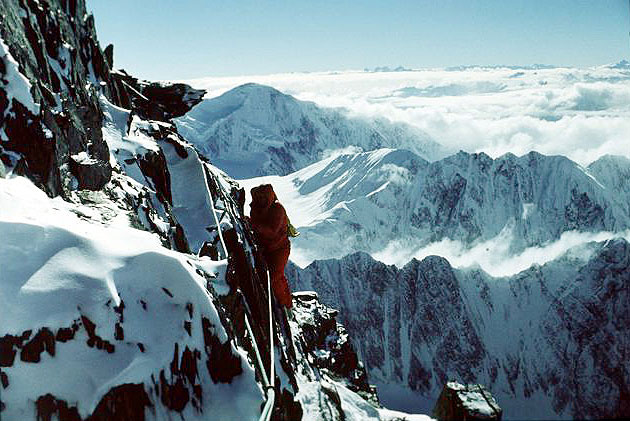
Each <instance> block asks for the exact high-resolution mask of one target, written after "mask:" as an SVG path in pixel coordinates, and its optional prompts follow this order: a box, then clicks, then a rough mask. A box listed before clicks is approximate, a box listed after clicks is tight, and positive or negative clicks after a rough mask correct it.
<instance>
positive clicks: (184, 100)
mask: <svg viewBox="0 0 630 421" xmlns="http://www.w3.org/2000/svg"><path fill="white" fill-rule="evenodd" d="M111 75H112V77H113V78H114V80H116V81H117V82H118V83H120V84H123V85H125V86H127V87H128V88H130V89H129V94H130V97H131V103H130V104H128V105H125V104H123V105H125V106H126V108H133V109H135V110H136V111H137V112H138V113H139V114H140V115H141V116H143V117H144V118H148V119H151V120H162V121H165V120H169V119H172V118H176V117H181V116H183V115H184V114H186V113H187V112H188V111H190V110H191V109H192V108H193V107H194V106H195V105H197V104H198V103H199V102H201V100H202V98H203V96H204V95H205V94H206V91H205V90H200V89H193V88H191V87H190V86H188V85H185V84H183V83H173V84H170V83H159V82H147V81H143V80H138V79H137V78H135V77H133V76H131V75H129V74H127V73H126V72H125V71H124V70H121V71H116V72H112V73H111Z"/></svg>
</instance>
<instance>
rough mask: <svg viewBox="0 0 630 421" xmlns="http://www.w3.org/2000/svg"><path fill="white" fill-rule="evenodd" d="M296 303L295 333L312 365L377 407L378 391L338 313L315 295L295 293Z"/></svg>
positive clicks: (312, 293) (294, 308)
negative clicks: (340, 321)
mask: <svg viewBox="0 0 630 421" xmlns="http://www.w3.org/2000/svg"><path fill="white" fill-rule="evenodd" d="M293 303H294V307H293V315H294V317H295V321H296V323H297V328H296V329H294V330H293V332H292V334H293V336H294V338H297V339H298V340H299V341H301V343H302V347H303V351H304V352H305V353H306V354H307V358H308V360H309V363H310V364H311V366H313V367H316V368H318V369H319V370H320V371H321V372H322V373H325V374H326V375H328V376H330V377H331V378H334V379H335V380H337V381H341V382H343V383H344V384H346V385H347V386H348V388H349V389H350V390H352V391H354V392H356V393H357V394H359V395H360V396H362V397H363V398H364V399H366V400H367V401H369V402H371V403H372V404H374V405H375V406H378V405H379V402H378V396H377V394H376V388H375V387H374V386H372V385H370V384H369V382H368V377H367V373H366V371H365V368H364V367H363V363H361V361H360V360H359V356H358V355H357V353H356V352H355V350H354V347H353V345H352V343H351V342H350V338H349V336H348V333H347V332H346V329H345V328H344V327H343V326H342V325H340V324H339V323H337V315H338V311H337V310H334V309H332V308H329V307H326V306H325V305H323V304H322V303H320V302H319V298H318V296H317V294H316V293H315V292H299V293H295V294H293Z"/></svg>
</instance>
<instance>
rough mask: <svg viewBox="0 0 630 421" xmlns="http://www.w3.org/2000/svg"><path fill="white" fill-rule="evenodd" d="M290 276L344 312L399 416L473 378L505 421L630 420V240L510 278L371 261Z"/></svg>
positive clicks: (320, 266) (348, 260) (430, 263)
mask: <svg viewBox="0 0 630 421" xmlns="http://www.w3.org/2000/svg"><path fill="white" fill-rule="evenodd" d="M288 275H289V276H288V278H289V279H290V280H291V282H292V288H294V289H296V290H303V289H306V290H311V289H312V290H315V291H318V292H319V295H320V299H321V300H322V302H324V303H325V304H327V305H329V306H331V307H333V308H338V309H339V310H340V315H341V321H342V322H343V323H344V325H345V326H346V328H347V329H348V332H349V334H350V335H351V336H352V337H353V338H354V340H355V343H356V344H357V347H358V352H359V355H360V357H361V359H362V361H364V362H365V364H366V368H367V370H368V373H369V375H370V378H371V379H372V381H374V382H376V384H377V385H378V388H379V391H381V392H383V391H387V390H388V389H392V388H393V389H394V390H396V392H395V393H394V394H393V395H389V396H385V395H381V398H382V399H383V401H384V403H385V404H386V405H388V406H390V407H397V408H405V409H406V410H413V411H420V412H426V411H428V410H430V409H431V408H430V406H431V404H432V402H434V398H435V397H436V396H438V394H439V393H440V388H441V385H442V384H444V382H445V381H447V380H449V379H463V380H464V381H468V382H481V383H483V384H486V385H488V386H489V387H490V388H491V390H492V391H493V392H494V394H495V396H496V397H497V398H498V401H499V402H500V403H501V406H502V407H503V409H504V411H505V412H504V414H505V418H506V419H555V418H563V419H567V418H573V419H604V418H616V417H619V416H621V415H622V414H628V412H629V411H630V407H629V402H630V401H629V400H628V391H629V389H628V382H627V380H628V378H629V375H630V373H629V372H628V365H627V355H628V342H627V340H626V339H627V338H628V337H630V313H629V312H628V302H630V301H629V300H630V244H629V243H628V242H627V241H626V240H624V239H618V240H613V241H609V242H605V243H590V244H588V245H585V246H580V247H578V248H576V249H573V250H570V251H569V252H568V253H566V254H565V255H564V256H562V257H561V258H559V259H556V260H555V261H553V262H551V263H548V264H546V265H544V266H533V267H531V268H530V269H528V270H526V271H523V272H521V273H519V274H517V275H515V276H511V277H505V278H493V277H491V276H488V275H487V274H486V273H484V272H483V271H481V270H478V269H474V270H473V269H469V270H454V269H453V268H452V267H451V265H450V264H449V263H448V261H447V260H446V259H444V258H441V257H437V256H430V257H427V258H425V259H424V260H422V261H418V260H415V259H414V260H412V261H411V262H409V263H408V264H407V265H406V266H404V267H403V268H401V269H397V268H396V267H394V266H387V265H385V264H383V263H381V262H377V261H375V260H374V259H372V258H371V257H370V256H369V255H368V254H365V253H355V254H352V255H349V256H346V257H344V258H342V259H331V260H323V261H316V262H313V263H312V264H311V265H309V266H308V267H307V268H306V269H299V268H298V267H296V266H293V268H292V269H291V270H290V271H289V273H288ZM401 390H402V391H403V392H401ZM404 390H412V391H414V392H415V395H411V396H410V395H409V394H405V393H404ZM413 396H415V398H413Z"/></svg>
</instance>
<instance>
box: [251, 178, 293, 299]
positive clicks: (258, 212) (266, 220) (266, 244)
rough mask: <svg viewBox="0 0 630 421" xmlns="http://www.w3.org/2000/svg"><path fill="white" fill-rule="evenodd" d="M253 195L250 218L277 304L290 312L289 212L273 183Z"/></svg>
mask: <svg viewBox="0 0 630 421" xmlns="http://www.w3.org/2000/svg"><path fill="white" fill-rule="evenodd" d="M251 194H252V203H251V204H250V205H249V206H250V208H251V209H250V215H249V217H250V220H251V223H252V228H253V229H254V232H255V233H256V237H257V238H258V243H259V244H260V245H261V247H262V252H263V256H264V257H265V260H266V262H267V267H268V268H269V275H270V276H271V288H272V289H273V295H274V296H275V297H276V301H278V302H279V303H280V304H282V305H283V306H284V307H286V308H287V309H290V308H291V306H292V299H291V290H290V289H289V282H288V281H287V278H286V277H285V276H284V267H285V266H286V264H287V261H288V260H289V253H290V252H291V243H290V242H289V237H288V236H287V226H288V222H289V220H288V218H287V213H286V211H285V210H284V207H283V206H282V205H281V204H280V202H279V201H278V198H277V197H276V193H275V192H274V191H273V187H271V184H263V185H260V186H258V187H254V188H253V189H252V190H251Z"/></svg>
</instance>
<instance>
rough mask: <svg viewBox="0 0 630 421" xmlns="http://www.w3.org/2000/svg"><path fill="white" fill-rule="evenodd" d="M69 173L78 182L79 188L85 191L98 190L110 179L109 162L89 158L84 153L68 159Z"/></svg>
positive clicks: (110, 168)
mask: <svg viewBox="0 0 630 421" xmlns="http://www.w3.org/2000/svg"><path fill="white" fill-rule="evenodd" d="M70 172H72V174H73V175H74V176H75V177H76V178H77V180H78V181H79V188H80V189H86V190H100V189H102V188H103V187H104V186H105V185H106V184H107V183H108V182H109V180H110V179H111V177H112V167H111V165H110V164H109V162H107V161H101V160H98V159H94V158H90V157H88V155H87V154H85V153H82V154H77V155H72V156H71V157H70Z"/></svg>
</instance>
